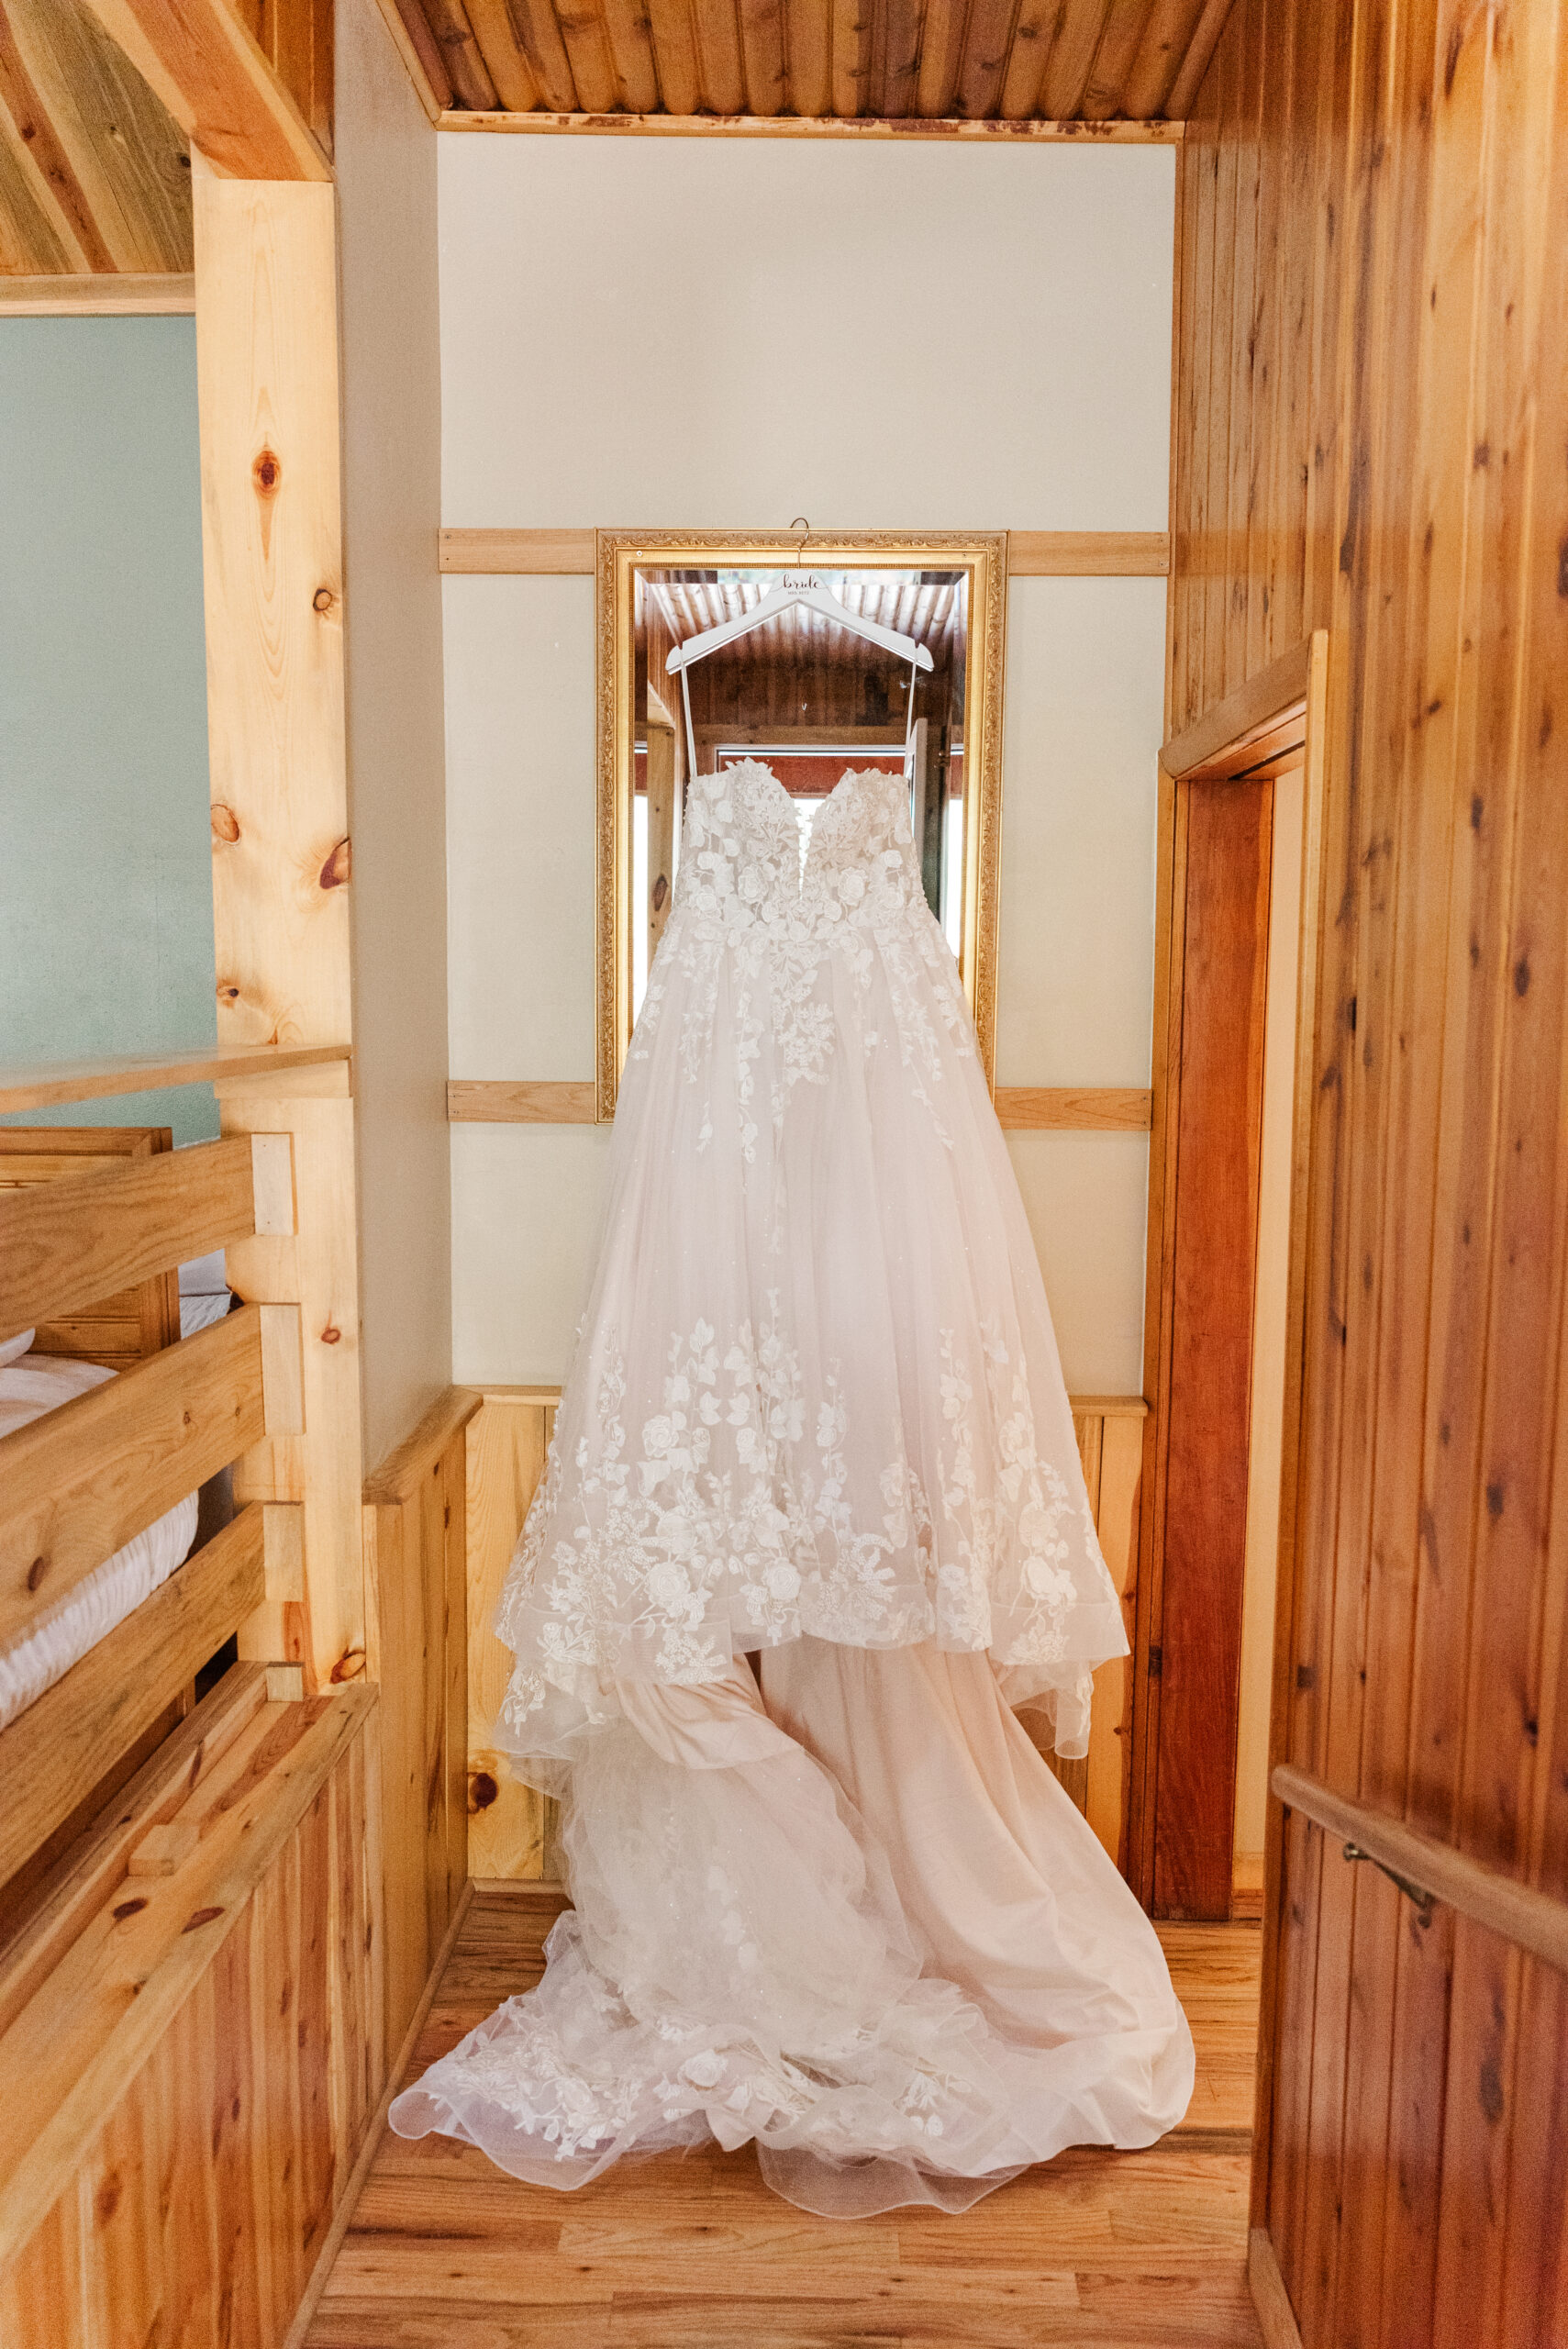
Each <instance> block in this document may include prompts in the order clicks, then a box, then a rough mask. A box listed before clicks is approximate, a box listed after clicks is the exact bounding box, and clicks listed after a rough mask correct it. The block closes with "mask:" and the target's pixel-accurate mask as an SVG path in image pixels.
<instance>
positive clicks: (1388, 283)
mask: <svg viewBox="0 0 1568 2349" xmlns="http://www.w3.org/2000/svg"><path fill="white" fill-rule="evenodd" d="M1434 32H1435V26H1434V11H1433V10H1432V9H1431V8H1430V7H1429V6H1423V5H1418V6H1413V7H1412V8H1410V9H1408V10H1407V11H1405V12H1402V15H1401V17H1400V20H1399V23H1398V26H1397V27H1396V28H1395V34H1394V38H1392V39H1391V40H1390V45H1389V50H1388V52H1387V54H1386V56H1385V59H1384V61H1383V62H1382V63H1381V65H1380V67H1379V69H1378V71H1379V73H1380V76H1381V79H1382V84H1383V90H1384V92H1385V96H1384V98H1383V100H1382V105H1383V106H1386V112H1385V113H1380V114H1379V116H1377V117H1372V116H1371V115H1370V114H1369V121H1368V133H1369V151H1370V154H1371V156H1372V158H1373V165H1372V168H1373V170H1374V171H1375V206H1376V210H1375V216H1374V217H1373V219H1372V220H1371V221H1369V230H1370V232H1371V236H1370V257H1369V261H1368V263H1367V268H1368V270H1369V273H1370V281H1369V284H1368V285H1367V286H1366V288H1365V293H1364V295H1358V300H1359V299H1362V298H1365V299H1367V300H1368V301H1369V303H1370V306H1371V310H1372V313H1373V315H1375V316H1378V317H1381V318H1382V319H1383V320H1384V331H1383V335H1382V340H1381V350H1380V352H1379V355H1378V359H1377V362H1376V364H1375V368H1374V370H1373V372H1372V373H1370V374H1369V376H1368V378H1367V383H1366V388H1365V392H1364V394H1362V393H1361V392H1360V391H1359V390H1358V393H1357V395H1356V397H1355V399H1354V400H1353V401H1352V404H1351V408H1350V410H1349V417H1350V420H1351V430H1352V433H1353V436H1354V438H1353V441H1352V448H1353V450H1354V451H1355V454H1354V458H1353V462H1355V464H1356V465H1357V467H1358V469H1363V468H1364V470H1363V472H1362V478H1363V479H1364V481H1365V483H1366V507H1365V515H1366V520H1365V523H1364V525H1362V524H1359V523H1357V522H1355V521H1352V523H1351V530H1352V532H1353V535H1354V540H1355V544H1354V547H1353V551H1352V552H1351V565H1352V569H1351V595H1352V596H1356V595H1357V594H1358V592H1359V593H1360V594H1361V602H1360V607H1359V609H1358V612H1357V616H1356V618H1355V619H1354V621H1353V622H1352V626H1353V627H1354V628H1355V629H1356V632H1357V635H1358V637H1359V638H1361V639H1362V640H1364V641H1365V644H1366V662H1365V671H1364V675H1363V676H1362V679H1361V680H1360V681H1359V684H1360V690H1361V693H1362V707H1360V708H1359V709H1358V708H1356V707H1355V706H1354V704H1352V708H1351V722H1352V725H1353V726H1354V727H1355V728H1356V729H1357V734H1356V738H1355V739H1354V740H1353V741H1352V746H1351V750H1350V754H1349V762H1348V763H1349V771H1350V774H1351V785H1352V788H1353V789H1354V791H1355V794H1356V797H1357V800H1358V803H1359V809H1360V814H1359V822H1360V838H1359V843H1358V846H1359V855H1358V863H1359V869H1360V874H1361V892H1362V898H1361V911H1360V915H1359V919H1358V929H1359V939H1358V966H1359V967H1358V979H1357V994H1356V1000H1357V1019H1356V1082H1355V1085H1354V1086H1353V1088H1352V1095H1351V1102H1352V1119H1353V1122H1352V1130H1351V1149H1352V1153H1353V1174H1352V1191H1351V1232H1350V1241H1349V1249H1350V1252H1351V1264H1352V1265H1353V1266H1354V1267H1355V1270H1356V1273H1357V1275H1359V1277H1356V1278H1353V1280H1352V1284H1351V1289H1350V1292H1349V1296H1350V1313H1349V1328H1348V1331H1347V1342H1346V1352H1347V1355H1348V1364H1347V1375H1348V1378H1349V1379H1350V1380H1351V1403H1350V1409H1349V1412H1348V1416H1347V1434H1348V1436H1349V1437H1350V1438H1351V1441H1350V1442H1347V1443H1346V1444H1345V1446H1344V1447H1343V1450H1342V1467H1341V1477H1342V1482H1341V1494H1340V1534H1339V1557H1338V1562H1337V1565H1336V1602H1337V1604H1336V1618H1337V1620H1336V1624H1335V1633H1334V1636H1335V1642H1336V1647H1335V1653H1334V1655H1333V1659H1332V1662H1331V1665H1330V1671H1331V1677H1332V1685H1333V1696H1332V1698H1331V1700H1330V1701H1331V1705H1332V1707H1333V1709H1334V1711H1335V1712H1336V1713H1340V1712H1341V1711H1342V1715H1343V1718H1344V1720H1345V1722H1346V1726H1347V1731H1349V1734H1348V1735H1347V1737H1346V1739H1345V1742H1344V1743H1343V1746H1342V1747H1341V1748H1340V1754H1342V1761H1338V1763H1337V1766H1339V1767H1342V1769H1343V1770H1344V1771H1345V1773H1346V1774H1347V1775H1346V1776H1344V1777H1342V1778H1340V1780H1339V1783H1340V1784H1345V1785H1354V1784H1357V1783H1359V1784H1360V1787H1361V1788H1362V1794H1363V1796H1364V1797H1365V1798H1367V1799H1369V1800H1371V1801H1373V1802H1375V1803H1376V1804H1377V1805H1378V1807H1379V1808H1380V1809H1381V1808H1384V1807H1387V1806H1390V1805H1391V1806H1393V1807H1394V1808H1396V1809H1398V1808H1401V1807H1402V1806H1403V1803H1404V1800H1405V1793H1406V1772H1407V1748H1408V1726H1409V1708H1408V1692H1409V1686H1410V1662H1411V1659H1410V1635H1411V1623H1412V1618H1413V1612H1414V1594H1415V1587H1416V1563H1417V1562H1416V1546H1417V1542H1418V1525H1419V1521H1420V1464H1421V1435H1422V1416H1423V1409H1424V1404H1425V1391H1424V1379H1423V1375H1422V1363H1421V1354H1422V1344H1421V1340H1422V1336H1423V1334H1424V1329H1425V1319H1426V1311H1427V1302H1428V1291H1429V1265H1430V1259H1431V1245H1432V1235H1431V1228H1430V1213H1431V1186H1432V1173H1433V1163H1434V1158H1435V1147H1436V1109H1437V1104H1436V1099H1435V1087H1434V1085H1433V1083H1432V1081H1431V1080H1432V1079H1433V1078H1435V1074H1436V1063H1437V1061H1438V1059H1439V1058H1440V1050H1439V1040H1440V1030H1441V1019H1440V991H1438V990H1432V989H1430V987H1429V982H1430V979H1431V977H1432V976H1433V975H1434V972H1433V969H1432V951H1431V940H1430V932H1431V927H1432V925H1431V920H1430V916H1431V913H1432V912H1433V911H1434V910H1435V911H1436V912H1437V913H1438V915H1439V916H1441V915H1442V913H1443V910H1444V908H1443V899H1444V897H1445V896H1446V888H1445V886H1444V882H1443V873H1442V867H1443V866H1444V865H1445V864H1446V844H1445V838H1444V834H1445V830H1446V823H1445V811H1444V807H1443V795H1442V794H1441V793H1440V792H1439V793H1428V792H1421V793H1415V794H1413V793H1412V792H1410V791H1409V790H1408V789H1407V787H1406V785H1407V777H1408V773H1409V765H1410V761H1411V758H1412V754H1413V752H1414V751H1416V750H1417V749H1418V741H1417V735H1418V729H1413V728H1412V727H1411V726H1410V724H1409V722H1408V713H1407V708H1406V707H1405V703H1404V697H1403V696H1402V695H1401V694H1400V693H1399V692H1398V691H1397V689H1396V688H1393V679H1394V677H1395V675H1396V673H1397V670H1398V668H1399V666H1400V665H1401V664H1402V663H1403V662H1405V661H1406V660H1407V658H1408V657H1409V654H1408V649H1407V648H1408V647H1410V646H1411V645H1416V644H1419V642H1420V641H1421V640H1423V638H1424V634H1425V610H1424V604H1425V596H1426V590H1427V586H1428V584H1429V571H1428V568H1427V566H1426V565H1425V564H1423V562H1422V561H1421V550H1420V544H1419V539H1420V535H1421V534H1422V532H1423V529H1424V525H1423V524H1422V523H1421V522H1419V521H1418V520H1417V518H1416V512H1415V507H1416V500H1417V496H1418V490H1419V487H1420V485H1421V484H1420V482H1419V475H1418V436H1417V435H1416V434H1415V433H1413V432H1412V431H1411V429H1410V422H1409V406H1408V393H1407V398H1406V399H1405V400H1402V401H1398V402H1396V401H1391V400H1390V398H1389V391H1390V388H1391V387H1393V386H1396V385H1397V386H1402V387H1413V386H1414V384H1416V382H1417V380H1418V365H1419V340H1420V337H1421V334H1422V313H1421V310H1420V307H1419V306H1418V305H1415V304H1410V303H1400V302H1399V301H1398V299H1397V289H1398V288H1400V287H1403V286H1406V285H1408V284H1413V283H1415V282H1417V281H1418V277H1419V274H1420V272H1421V269H1422V264H1423V259H1424V248H1425V243H1426V203H1427V191H1428V184H1429V168H1428V155H1427V153H1426V142H1427V139H1428V136H1429V131H1428V125H1429V110H1428V109H1426V108H1425V107H1424V106H1422V105H1421V103H1420V100H1421V97H1422V96H1423V95H1424V94H1425V92H1426V90H1427V89H1428V87H1429V80H1430V73H1431V64H1432V57H1433V51H1434ZM1369 75H1370V60H1369ZM1383 142H1386V145H1385V146H1383V151H1384V152H1385V153H1397V154H1398V156H1399V158H1400V168H1399V169H1398V170H1397V171H1396V172H1394V173H1387V172H1385V170H1384V169H1383V168H1382V165H1381V161H1380V160H1377V159H1378V157H1379V148H1380V145H1382V144H1383ZM1406 516H1408V517H1409V518H1410V521H1409V524H1408V529H1409V535H1410V540H1411V541H1412V543H1411V544H1410V550H1409V557H1408V559H1407V561H1405V562H1397V561H1395V562H1392V563H1390V562H1389V559H1388V556H1387V554H1386V552H1380V551H1378V549H1377V542H1378V541H1379V540H1384V541H1385V540H1386V534H1388V533H1390V532H1391V531H1392V530H1393V529H1394V528H1395V518H1396V517H1401V518H1403V517H1406ZM1380 571H1382V572H1383V573H1384V575H1382V576H1378V575H1377V574H1378V573H1379V572H1380ZM1363 573H1364V576H1365V578H1366V581H1367V585H1366V588H1365V590H1364V591H1362V590H1361V589H1360V582H1361V578H1362V575H1363ZM1352 660H1353V656H1352ZM1391 688H1393V689H1391ZM1358 745H1359V746H1358ZM1423 817H1425V818H1426V819H1427V820H1426V824H1425V838H1423ZM1424 852H1425V853H1424ZM1434 864H1435V866H1436V870H1435V872H1434ZM1434 879H1435V881H1436V887H1435V889H1434V886H1433V883H1434ZM1435 946H1436V972H1437V973H1440V969H1441V961H1442V947H1443V941H1442V936H1441V931H1440V930H1439V931H1438V933H1437V936H1436V941H1435ZM1402 978H1403V979H1404V981H1405V985H1404V987H1403V988H1402V987H1401V984H1400V983H1401V979H1402ZM1433 1009H1435V1010H1436V1011H1437V1015H1438V1016H1437V1023H1436V1030H1435V1033H1428V1032H1424V1030H1427V1027H1428V1020H1427V1017H1426V1015H1427V1014H1429V1012H1430V1011H1431V1010H1433ZM1369 1557H1375V1558H1376V1559H1377V1560H1378V1561H1379V1565H1380V1572H1379V1574H1378V1575H1377V1576H1376V1578H1375V1581H1374V1580H1373V1578H1372V1577H1370V1576H1369V1575H1367V1574H1366V1567H1365V1562H1366V1560H1367V1559H1368V1558H1369ZM1351 1592H1355V1593H1357V1596H1356V1598H1355V1599H1354V1600H1353V1601H1351V1603H1350V1604H1346V1605H1343V1606H1341V1605H1340V1604H1339V1603H1338V1602H1339V1601H1340V1596H1341V1594H1343V1595H1344V1598H1345V1599H1346V1600H1347V1601H1349V1600H1350V1595H1351ZM1342 1637H1348V1638H1349V1639H1350V1641H1351V1647H1350V1649H1349V1652H1348V1654H1346V1653H1344V1652H1343V1651H1341V1650H1340V1645H1339V1642H1340V1639H1341V1638H1342ZM1352 1664H1353V1671H1354V1681H1353V1687H1354V1689H1355V1690H1356V1691H1359V1692H1361V1693H1360V1697H1359V1704H1358V1700H1357V1698H1355V1697H1354V1696H1351V1697H1350V1700H1349V1701H1345V1697H1344V1696H1342V1694H1341V1692H1342V1691H1345V1692H1346V1693H1347V1694H1348V1691H1347V1683H1348V1682H1349V1681H1350V1679H1351V1670H1350V1668H1349V1667H1351V1665H1352ZM1358 1715H1359V1717H1358ZM1351 1736H1353V1737H1354V1739H1355V1746H1354V1749H1353V1750H1352V1747H1351ZM1335 1749H1336V1740H1335V1737H1334V1734H1333V1723H1332V1720H1331V1721H1330V1736H1329V1748H1328V1750H1329V1753H1330V1756H1335ZM1325 1865H1326V1867H1327V1869H1328V1872H1329V1883H1330V1885H1331V1886H1332V1887H1334V1892H1335V1896H1336V1897H1335V1898H1333V1899H1331V1900H1325V1902H1324V1904H1323V1910H1322V1916H1323V1924H1322V1926H1321V1927H1320V1930H1322V1931H1324V1932H1326V1933H1327V1934H1328V1935H1329V1936H1331V1937H1332V1936H1336V1935H1339V1934H1344V1933H1347V1932H1348V1936H1349V1943H1348V1950H1347V1952H1346V1959H1345V1963H1346V1965H1347V1977H1346V1978H1347V1986H1348V1996H1347V2006H1346V2011H1345V2025H1344V2031H1343V2046H1342V2054H1341V2055H1340V2062H1341V2063H1342V2065H1343V2075H1344V2078H1343V2087H1342V2088H1341V2089H1340V2091H1339V2096H1340V2119H1339V2121H1338V2134H1339V2148H1340V2150H1339V2159H1340V2167H1341V2173H1342V2175H1344V2176H1347V2177H1349V2178H1351V2179H1352V2180H1353V2181H1354V2185H1353V2188H1352V2190H1351V2193H1350V2194H1349V2195H1348V2196H1346V2197H1343V2198H1342V2208H1341V2210H1340V2214H1339V2217H1338V2221H1337V2224H1336V2227H1335V2235H1336V2239H1337V2252H1336V2256H1335V2287H1334V2296H1333V2300H1332V2302H1331V2303H1329V2302H1327V2301H1326V2303H1325V2315H1324V2319H1323V2321H1324V2322H1325V2324H1326V2325H1328V2326H1329V2327H1330V2328H1349V2329H1350V2330H1351V2332H1356V2333H1362V2334H1365V2333H1367V2332H1370V2331H1371V2330H1372V2329H1373V2327H1374V2326H1375V2325H1376V2324H1377V2322H1378V2321H1379V2309H1380V2298H1381V2290H1382V2281H1383V2266H1384V2253H1385V2220H1386V2219H1387V2218H1389V2217H1392V2219H1393V2222H1394V2225H1395V2227H1396V2230H1397V2228H1398V2213H1397V2210H1396V2208H1393V2207H1392V2206H1390V2205H1389V2203H1388V2202H1387V2200H1386V2198H1385V2191H1384V2190H1383V2189H1384V2179H1385V2154H1386V2149H1387V2142H1388V2131H1389V2118H1390V2105H1391V2099H1392V2093H1393V2060H1394V2054H1395V2045H1396V2042H1395V2034H1394V2027H1393V2017H1394V2008H1395V2001H1396V1968H1397V1965H1398V1953H1399V1945H1400V1942H1401V1940H1402V1938H1403V1931H1404V1918H1403V1916H1402V1913H1401V1902H1400V1899H1399V1897H1398V1895H1397V1894H1396V1892H1395V1890H1394V1887H1392V1886H1388V1885H1386V1884H1385V1882H1384V1881H1382V1880H1380V1879H1376V1878H1373V1876H1372V1872H1371V1871H1369V1870H1366V1869H1358V1870H1355V1871H1353V1874H1354V1875H1355V1876H1356V1877H1357V1878H1358V1879H1359V1881H1357V1882H1356V1884H1355V1885H1354V1887H1353V1890H1352V1888H1351V1887H1346V1886H1345V1884H1344V1878H1345V1876H1346V1875H1347V1873H1352V1872H1351V1871H1347V1870H1346V1869H1345V1868H1344V1865H1343V1864H1342V1862H1340V1861H1337V1860H1335V1859H1326V1862H1325ZM1339 1962H1340V1961H1339V1959H1338V1955H1337V1950H1336V1954H1335V1955H1334V1957H1333V1966H1334V1969H1335V1970H1336V1971H1337V1967H1338V1964H1339ZM1320 1963H1321V1959H1320ZM1333 1978H1334V1975H1333V1973H1331V1975H1330V1979H1333ZM1332 2073H1333V2057H1332V2055H1330V2058H1329V2081H1328V2082H1326V2083H1325V2085H1324V2094H1325V2097H1326V2100H1327V2101H1328V2103H1329V2109H1330V2110H1332V2105H1333V2099H1334V2094H1335V2092H1334V2090H1333V2088H1332V2086H1331V2080H1332ZM1388 2248H1390V2249H1392V2248H1393V2245H1392V2244H1390V2245H1389V2246H1388ZM1399 2265H1400V2266H1401V2268H1402V2269H1403V2268H1405V2266H1407V2256H1401V2257H1400V2260H1399ZM1326 2266H1327V2262H1326V2260H1319V2261H1318V2276H1317V2277H1314V2278H1313V2279H1312V2280H1311V2282H1309V2284H1308V2288H1307V2297H1306V2301H1305V2304H1304V2314H1307V2312H1308V2311H1309V2310H1311V2307H1312V2302H1313V2297H1314V2292H1315V2290H1316V2288H1317V2287H1318V2277H1321V2276H1322V2275H1323V2273H1324V2270H1325V2268H1326ZM1415 2289H1416V2290H1417V2291H1418V2289H1419V2285H1418V2283H1417V2284H1416V2285H1415ZM1308 2321H1310V2319H1309V2320H1308Z"/></svg>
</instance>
